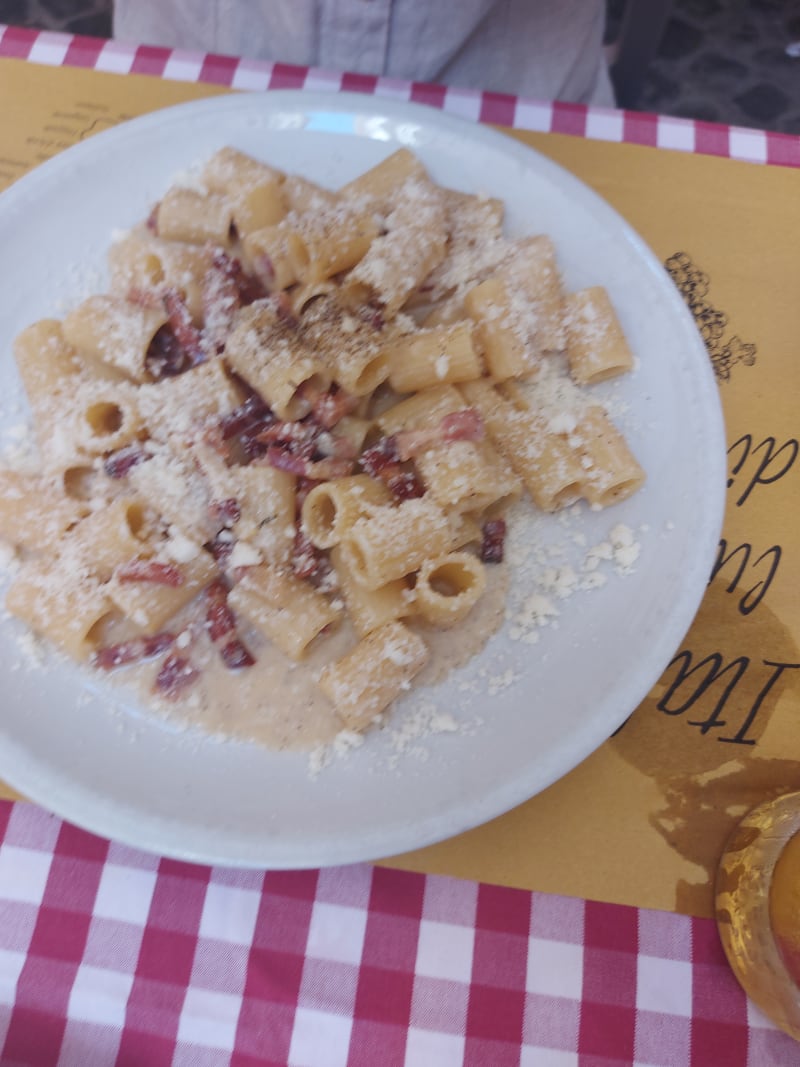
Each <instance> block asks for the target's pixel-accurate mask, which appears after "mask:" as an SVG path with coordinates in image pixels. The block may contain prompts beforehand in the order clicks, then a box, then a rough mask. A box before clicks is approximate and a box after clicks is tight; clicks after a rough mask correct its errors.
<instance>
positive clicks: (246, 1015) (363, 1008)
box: [0, 27, 800, 1067]
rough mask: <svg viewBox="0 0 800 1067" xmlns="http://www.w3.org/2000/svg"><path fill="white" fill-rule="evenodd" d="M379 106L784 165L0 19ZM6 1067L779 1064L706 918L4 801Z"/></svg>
mask: <svg viewBox="0 0 800 1067" xmlns="http://www.w3.org/2000/svg"><path fill="white" fill-rule="evenodd" d="M3 57H5V58H11V59H14V58H16V59H24V60H27V61H29V62H31V63H39V64H48V65H51V66H65V67H66V66H78V67H84V68H90V69H95V70H104V71H110V72H112V73H117V74H127V73H131V72H132V73H144V74H149V75H153V76H155V77H159V78H166V79H178V80H184V81H187V82H192V83H196V82H206V83H208V84H215V85H226V86H230V87H233V88H242V89H250V90H257V91H260V90H267V89H270V88H276V87H280V88H286V87H294V88H314V89H319V88H326V89H330V90H332V91H336V90H342V89H349V90H356V91H362V92H370V93H373V92H374V93H387V94H389V95H392V96H394V97H400V98H403V99H413V100H416V101H420V102H423V103H428V104H430V105H432V106H436V107H440V108H444V109H445V110H448V111H451V112H454V113H457V114H461V115H463V116H464V117H466V118H469V119H472V120H475V121H483V122H491V123H494V124H500V125H506V126H511V127H514V128H516V129H531V130H536V131H540V132H557V133H566V134H570V135H574V136H578V137H584V138H596V139H600V140H605V141H609V142H625V143H633V144H645V145H650V146H654V147H661V148H672V149H678V150H680V151H684V152H690V153H708V154H712V155H718V156H722V157H725V158H730V159H743V160H748V161H751V162H754V163H770V164H780V165H787V166H798V165H800V140H798V139H796V138H790V137H787V136H785V135H777V134H768V133H765V132H762V131H743V130H733V129H729V128H724V127H716V126H710V125H708V124H704V123H697V122H691V121H687V120H670V119H665V118H663V117H656V116H642V115H632V114H627V113H622V112H616V111H595V110H593V109H588V108H584V107H581V106H577V105H563V104H550V103H542V102H536V101H523V100H517V99H515V98H512V97H506V96H500V95H498V94H481V93H471V92H465V91H458V90H452V89H445V88H443V87H438V86H412V85H406V84H403V83H398V82H391V83H388V82H386V81H384V80H381V79H371V78H365V77H363V76H352V75H342V74H335V73H330V72H321V71H307V70H304V69H300V68H292V67H286V66H283V65H281V64H275V65H273V64H266V63H256V62H247V61H240V60H236V59H234V58H230V57H221V56H197V55H190V54H186V53H178V52H169V51H167V50H163V49H153V48H142V47H133V46H127V45H124V44H121V43H118V42H104V41H99V40H92V39H87V38H70V37H65V36H63V35H55V34H37V33H35V32H32V31H22V30H15V29H10V28H3V27H0V59H2V58H3ZM0 915H1V916H2V922H0V1050H2V1051H0V1062H2V1063H3V1064H4V1065H5V1064H8V1065H17V1064H18V1065H23V1064H24V1065H31V1067H48V1065H50V1064H53V1065H60V1067H65V1065H71V1064H76V1065H77V1064H90V1065H95V1064H97V1065H106V1064H109V1065H110V1064H118V1065H130V1067H133V1065H142V1064H147V1065H148V1067H157V1065H161V1064H165V1065H166V1064H173V1065H182V1064H186V1065H189V1064H191V1065H193V1067H194V1065H200V1067H202V1065H205V1064H208V1065H212V1064H213V1065H218V1064H219V1065H222V1064H234V1065H242V1067H244V1065H265V1064H292V1065H296V1067H337V1065H339V1064H341V1065H357V1064H364V1065H370V1067H372V1065H374V1064H377V1063H380V1064H381V1065H384V1064H385V1065H387V1067H392V1065H394V1064H398V1065H399V1064H407V1065H409V1067H427V1065H431V1067H449V1065H451V1064H453V1065H455V1064H462V1063H464V1064H475V1065H486V1064H492V1065H498V1067H502V1065H505V1064H520V1065H522V1067H533V1065H542V1067H561V1065H567V1064H586V1065H595V1064H597V1065H600V1064H604V1065H610V1064H641V1065H645V1064H647V1065H676V1067H677V1065H682V1064H697V1065H701V1067H709V1065H715V1064H720V1065H723V1064H724V1065H725V1067H735V1065H739V1064H742V1065H744V1064H748V1065H753V1067H756V1065H758V1067H770V1065H775V1067H780V1065H783V1064H786V1065H789V1064H797V1063H798V1062H800V1050H798V1046H797V1045H796V1044H795V1043H794V1042H793V1041H792V1040H791V1039H789V1038H788V1037H787V1036H786V1035H784V1034H782V1033H780V1032H779V1031H777V1030H776V1029H775V1028H774V1026H773V1025H772V1024H771V1023H770V1022H769V1021H768V1020H767V1019H766V1018H765V1017H764V1016H763V1015H762V1014H761V1012H760V1011H759V1010H758V1009H757V1008H756V1007H755V1006H754V1005H753V1004H752V1003H751V1002H749V1001H748V1000H747V998H746V997H745V995H744V994H743V992H742V991H741V989H740V988H739V986H738V985H737V983H736V981H735V979H734V977H733V975H732V973H731V972H730V970H729V968H728V966H727V963H726V961H725V959H724V955H723V952H722V949H721V946H720V943H719V939H718V936H717V932H716V928H715V925H714V923H713V922H712V920H710V919H707V918H692V917H690V916H687V915H680V914H675V913H672V912H668V911H662V910H655V909H648V908H641V907H640V908H637V907H631V906H623V905H617V904H611V903H602V902H595V901H592V900H584V899H581V898H579V897H576V896H568V895H564V894H562V893H549V892H548V893H545V892H539V891H531V890H528V889H516V888H509V887H506V886H501V885H498V884H492V883H491V882H487V881H479V880H474V879H466V878H456V877H452V876H446V875H442V874H436V873H422V872H418V871H411V870H401V869H398V868H391V869H390V868H386V867H382V866H368V865H359V866H352V867H346V868H329V869H325V870H321V871H306V872H283V873H277V872H264V871H241V870H229V869H223V868H208V867H201V866H196V865H190V864H184V863H179V862H175V861H173V860H170V859H166V858H161V857H156V856H152V855H150V854H146V853H143V852H138V851H136V850H134V849H131V848H128V847H126V846H122V845H120V844H117V843H114V842H110V841H106V840H103V839H100V838H98V837H96V836H94V835H92V834H90V833H88V832H86V831H84V830H81V829H78V828H76V827H73V826H71V825H69V824H67V823H65V822H63V821H61V820H60V819H58V818H57V817H56V816H54V815H51V814H49V813H47V812H45V811H43V810H42V809H40V808H38V807H36V806H34V805H32V804H29V803H25V802H21V801H16V802H15V801H13V800H3V801H0Z"/></svg>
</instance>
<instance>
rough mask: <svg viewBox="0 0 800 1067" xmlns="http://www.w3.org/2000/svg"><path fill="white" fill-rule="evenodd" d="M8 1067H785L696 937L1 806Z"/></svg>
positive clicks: (636, 913) (682, 923) (711, 939)
mask: <svg viewBox="0 0 800 1067" xmlns="http://www.w3.org/2000/svg"><path fill="white" fill-rule="evenodd" d="M0 837H1V843H0V1063H2V1064H3V1067H22V1065H25V1067H56V1065H58V1067H111V1065H116V1067H221V1065H226V1067H227V1065H231V1067H278V1065H281V1067H283V1065H292V1067H457V1065H471V1067H511V1065H514V1067H572V1065H575V1067H577V1065H580V1067H600V1065H603V1067H613V1065H617V1064H636V1065H641V1067H644V1065H660V1067H661V1065H663V1067H667V1065H669V1067H685V1065H693V1067H784V1065H785V1067H790V1065H792V1067H794V1065H797V1064H798V1063H800V1046H798V1045H797V1044H796V1043H795V1042H794V1041H792V1040H791V1039H790V1038H789V1037H787V1036H786V1035H784V1034H782V1033H780V1032H779V1031H777V1030H775V1029H774V1028H773V1027H772V1025H771V1024H770V1023H769V1022H768V1021H767V1020H766V1019H765V1018H764V1017H763V1016H762V1015H761V1013H760V1012H759V1011H758V1010H757V1009H755V1008H754V1007H753V1006H752V1004H750V1003H749V1002H748V1001H747V999H746V998H745V996H744V993H743V992H742V991H741V989H740V988H739V986H738V985H737V983H736V981H735V979H734V977H733V975H732V973H731V971H730V970H729V969H728V966H727V963H726V962H725V958H724V956H723V952H722V949H721V946H720V943H719V940H718V937H717V933H716V927H715V925H714V923H713V922H712V921H711V920H706V919H692V918H688V917H686V916H680V915H673V914H669V913H666V912H656V911H647V910H639V909H636V908H630V907H620V906H617V905H611V904H599V903H592V902H589V901H583V900H576V899H573V898H569V897H562V896H551V895H547V894H543V893H530V892H526V891H523V890H518V889H505V888H500V887H497V886H492V885H485V884H478V883H476V882H469V881H460V880H457V879H454V878H445V877H438V876H432V875H422V874H412V873H407V872H403V871H396V870H388V869H384V868H381V867H371V866H367V865H357V866H351V867H337V868H327V869H324V870H321V871H317V870H315V871H292V872H274V873H273V872H266V873H265V872H264V871H246V870H245V871H243V870H231V869H225V868H220V867H200V866H195V865H192V864H187V863H178V862H175V861H173V860H166V859H159V858H158V857H155V856H152V855H149V854H146V853H142V852H137V851H135V850H133V849H130V848H128V847H124V846H122V845H118V844H114V843H113V842H109V841H105V840H102V839H101V838H98V837H95V836H93V835H92V834H89V833H86V832H85V831H83V830H79V829H76V828H75V827H73V826H70V825H69V824H67V823H64V822H61V821H60V820H59V819H57V818H56V817H55V816H52V815H49V814H47V813H45V812H44V811H42V810H41V809H39V808H37V807H34V806H33V805H31V804H26V803H17V804H13V803H10V802H0Z"/></svg>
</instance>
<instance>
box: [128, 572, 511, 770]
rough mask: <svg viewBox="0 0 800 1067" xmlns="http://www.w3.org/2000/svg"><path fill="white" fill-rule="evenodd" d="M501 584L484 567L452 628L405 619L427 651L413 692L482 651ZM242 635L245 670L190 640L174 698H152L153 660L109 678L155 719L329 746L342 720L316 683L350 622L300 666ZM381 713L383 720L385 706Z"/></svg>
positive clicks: (498, 621)
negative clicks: (187, 667) (477, 595)
mask: <svg viewBox="0 0 800 1067" xmlns="http://www.w3.org/2000/svg"><path fill="white" fill-rule="evenodd" d="M508 582H509V578H508V567H507V566H506V565H499V566H491V567H487V584H486V592H485V593H484V595H483V596H482V597H481V599H480V600H479V601H478V603H477V604H476V605H475V607H474V608H473V610H472V611H471V612H470V614H469V615H468V616H467V618H466V619H464V620H462V621H461V622H460V623H459V624H458V625H457V626H455V627H454V628H453V629H450V630H441V629H434V628H432V627H429V626H423V625H419V624H418V623H417V622H416V621H410V622H409V625H410V626H411V627H412V628H414V629H416V630H417V631H418V632H419V633H420V635H421V636H422V637H423V639H424V641H425V643H426V644H427V645H428V647H429V648H430V652H431V656H430V660H429V661H428V663H427V664H426V665H425V667H424V668H423V669H422V671H421V672H420V673H419V674H418V675H417V677H416V678H415V680H414V683H413V686H412V690H411V692H412V693H414V692H417V691H418V690H419V689H421V688H422V687H424V686H431V685H437V684H439V683H440V682H442V681H443V680H444V679H445V678H447V676H448V675H449V674H450V673H451V672H452V671H454V670H457V669H458V668H459V667H462V666H464V664H466V663H467V662H468V661H469V660H470V659H471V658H472V657H473V656H474V655H476V653H478V652H479V651H480V650H481V649H482V648H483V646H484V645H485V644H486V642H487V641H488V639H489V637H490V636H491V635H492V634H493V633H495V632H496V631H497V630H498V629H499V628H500V626H501V625H502V622H503V618H504V614H505V601H506V592H507V589H508ZM241 636H242V638H243V640H244V642H245V644H246V645H247V647H248V648H249V649H250V651H251V652H252V654H253V655H254V656H255V659H256V662H255V665H254V666H252V667H249V668H247V669H246V670H238V671H230V670H228V669H227V668H225V666H224V665H223V664H222V662H221V660H220V658H219V656H218V654H217V652H216V650H215V649H214V648H213V647H212V646H211V645H210V642H209V641H208V639H207V638H206V636H205V635H204V634H203V635H201V636H200V637H199V638H198V639H197V640H196V641H195V642H194V644H193V645H192V647H191V649H190V650H187V654H188V655H189V656H190V658H191V660H192V662H193V663H194V664H195V665H196V666H197V667H199V668H200V676H199V678H198V679H197V681H196V682H195V684H194V685H193V687H192V688H191V689H190V690H188V691H187V692H186V694H185V696H184V697H183V699H181V700H176V701H168V700H164V699H163V698H157V697H154V696H153V692H152V688H153V682H154V679H155V676H156V674H157V672H158V665H157V664H155V663H143V664H137V665H134V666H131V667H125V668H122V669H121V670H119V671H118V672H117V674H116V675H112V677H118V678H119V680H120V681H121V682H124V683H126V684H129V685H130V684H132V686H133V688H134V690H135V692H136V693H137V695H138V696H139V698H140V699H141V701H142V703H143V704H145V705H146V706H147V707H152V708H153V709H154V710H155V711H156V713H157V714H160V715H162V716H164V717H165V718H167V719H168V720H170V721H173V722H175V723H176V724H178V725H181V726H185V727H197V728H199V729H201V730H202V731H203V732H205V733H208V734H211V735H214V736H218V737H220V738H231V739H235V740H240V741H255V742H256V743H258V744H261V745H264V746H265V747H267V748H271V749H278V750H282V749H299V750H306V749H309V750H310V749H312V748H315V747H316V746H318V745H326V744H329V743H330V742H332V741H333V739H334V738H335V737H336V735H337V734H338V733H339V732H340V731H341V730H342V728H343V727H342V723H341V721H340V720H339V718H338V716H337V714H336V712H335V711H334V709H333V706H332V705H331V704H330V702H329V701H328V699H327V698H326V697H325V695H324V694H323V693H322V692H321V691H320V690H319V688H318V687H317V685H316V679H317V677H318V675H319V672H320V670H321V669H322V668H323V667H324V666H325V665H326V664H327V663H330V662H331V661H332V660H335V659H338V658H339V657H340V656H342V655H344V654H345V653H346V652H348V651H349V650H350V649H351V648H352V647H353V645H354V644H355V643H356V641H357V638H356V636H355V634H354V633H353V630H352V628H351V626H350V624H349V623H348V622H347V621H346V620H345V621H344V622H343V623H342V624H341V625H340V626H338V627H337V628H336V630H335V631H333V632H332V633H330V634H325V635H324V636H321V637H320V638H318V639H317V640H316V641H315V642H314V643H313V645H312V646H311V649H310V651H309V653H308V655H307V656H306V658H305V659H304V660H303V661H302V662H301V663H294V662H293V661H291V660H289V659H287V658H286V656H284V655H283V653H281V652H280V651H279V650H278V649H277V648H275V647H274V646H271V645H270V644H269V643H268V642H267V641H266V640H265V639H264V638H263V637H262V636H260V635H259V634H258V633H257V632H256V631H254V630H250V629H242V630H241ZM159 662H160V661H159ZM384 714H385V715H386V716H389V717H390V716H391V714H392V709H391V708H389V709H387V712H385V713H384Z"/></svg>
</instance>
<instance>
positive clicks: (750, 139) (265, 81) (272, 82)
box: [0, 24, 800, 167]
mask: <svg viewBox="0 0 800 1067" xmlns="http://www.w3.org/2000/svg"><path fill="white" fill-rule="evenodd" d="M3 56H6V57H14V58H19V59H27V60H29V61H31V62H34V63H44V64H48V65H51V66H74V67H86V68H90V69H94V70H101V71H107V72H109V73H112V74H150V75H153V76H155V77H161V78H168V79H171V80H173V81H188V82H207V83H209V84H214V85H225V86H229V87H231V88H233V89H242V90H248V91H251V92H260V91H262V90H267V89H314V90H329V91H331V92H337V91H344V90H347V91H350V92H360V93H369V94H373V95H376V96H388V97H393V98H394V99H397V100H414V101H416V102H418V103H422V104H428V105H430V106H431V107H436V108H440V109H442V110H444V111H447V112H449V113H450V114H454V115H461V116H462V117H463V118H466V119H472V120H474V121H480V122H487V123H492V124H494V125H497V126H509V127H511V128H513V129H518V130H534V131H539V132H543V133H566V134H573V135H575V136H578V137H590V138H595V139H598V140H605V141H624V142H626V143H628V144H641V145H651V146H654V147H657V148H671V149H676V150H678V151H682V152H699V153H703V154H707V155H715V156H725V157H728V158H730V159H741V160H747V161H750V162H754V163H770V164H777V165H782V166H792V167H797V166H800V137H795V136H792V135H789V134H783V133H773V132H767V131H765V130H755V129H744V128H740V127H735V126H723V125H720V124H718V123H713V122H701V121H699V120H695V119H683V118H671V117H669V116H666V115H651V114H645V113H642V112H636V111H620V110H614V109H610V108H596V107H587V106H586V105H584V104H569V103H561V102H555V103H553V102H551V101H541V100H529V99H524V98H522V97H516V96H510V95H508V94H505V93H489V92H479V91H477V90H471V89H458V88H453V87H446V86H444V85H430V84H426V83H421V82H405V81H399V80H397V79H393V78H377V77H373V76H371V75H367V74H348V73H340V72H336V71H327V70H319V69H316V68H313V67H298V66H292V65H290V64H287V63H268V62H264V61H260V60H254V59H238V58H236V57H233V56H224V55H213V54H202V53H198V52H184V51H179V50H174V49H168V48H156V47H153V46H151V45H134V44H129V43H126V42H122V41H114V40H105V39H102V38H97V37H81V36H74V35H69V34H63V33H47V32H39V31H36V30H29V29H24V28H21V27H15V26H4V25H2V24H0V58H1V57H3Z"/></svg>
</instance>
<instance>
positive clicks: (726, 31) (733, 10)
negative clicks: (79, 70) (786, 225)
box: [0, 0, 800, 133]
mask: <svg viewBox="0 0 800 1067" xmlns="http://www.w3.org/2000/svg"><path fill="white" fill-rule="evenodd" d="M624 6H625V0H608V9H609V37H613V36H614V33H615V31H616V28H617V27H618V25H619V22H620V19H621V15H622V11H623V9H624ZM0 22H6V23H11V24H13V25H21V26H34V27H40V28H44V29H54V30H65V31H68V32H71V33H85V34H89V35H95V36H100V37H107V36H109V35H110V32H111V0H0ZM794 42H800V0H675V3H674V6H673V9H672V14H671V17H670V20H669V22H668V23H667V27H666V30H665V32H664V35H663V38H662V40H661V45H660V47H659V50H658V54H657V55H656V57H655V59H654V60H653V62H652V64H651V66H650V69H649V72H648V75H647V78H646V79H645V82H644V85H643V86H642V89H641V92H640V95H639V98H638V100H637V107H638V108H639V109H641V110H643V111H654V112H660V113H661V114H666V115H679V116H684V117H686V118H697V119H708V120H710V121H718V122H725V123H730V124H732V125H738V126H758V127H760V128H762V129H769V130H781V131H783V132H785V133H800V55H798V57H793V56H792V55H791V54H787V51H786V50H787V47H788V48H789V51H790V52H791V51H792V47H791V46H792V44H793V43H794ZM797 51H798V53H800V47H798V49H797Z"/></svg>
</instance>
